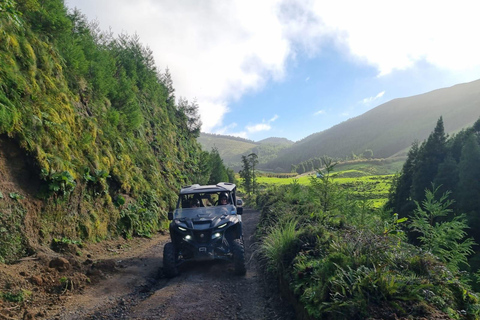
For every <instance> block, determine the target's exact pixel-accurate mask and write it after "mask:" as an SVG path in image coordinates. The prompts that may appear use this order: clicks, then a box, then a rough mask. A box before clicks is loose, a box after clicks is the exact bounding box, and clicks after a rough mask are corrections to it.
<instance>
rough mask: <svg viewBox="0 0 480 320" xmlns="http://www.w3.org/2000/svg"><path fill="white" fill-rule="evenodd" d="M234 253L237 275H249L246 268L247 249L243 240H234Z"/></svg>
mask: <svg viewBox="0 0 480 320" xmlns="http://www.w3.org/2000/svg"><path fill="white" fill-rule="evenodd" d="M232 252H233V265H234V267H235V274H236V275H239V276H244V275H245V274H246V273H247V269H246V268H245V247H244V245H243V241H242V240H241V239H235V240H233V243H232Z"/></svg>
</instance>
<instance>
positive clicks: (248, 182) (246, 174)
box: [238, 155, 252, 194]
mask: <svg viewBox="0 0 480 320" xmlns="http://www.w3.org/2000/svg"><path fill="white" fill-rule="evenodd" d="M238 174H239V175H240V177H241V178H242V179H243V187H244V188H245V192H246V193H247V194H250V193H251V192H252V171H251V165H250V160H249V158H248V157H247V156H245V155H244V156H242V170H240V171H239V172H238Z"/></svg>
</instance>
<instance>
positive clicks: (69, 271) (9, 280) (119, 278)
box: [0, 208, 295, 320]
mask: <svg viewBox="0 0 480 320" xmlns="http://www.w3.org/2000/svg"><path fill="white" fill-rule="evenodd" d="M258 218H259V213H258V212H257V211H254V210H250V209H247V208H245V211H244V215H243V222H244V236H245V245H246V259H247V274H246V275H245V276H236V275H235V274H234V269H233V264H231V263H228V262H223V261H210V262H201V263H189V264H184V265H182V267H181V268H180V271H181V274H180V275H179V276H178V277H175V278H173V279H167V278H165V277H164V276H163V273H162V254H163V251H162V250H163V245H164V244H165V243H166V242H167V241H168V235H165V234H158V235H156V236H155V237H153V238H152V239H134V240H130V241H125V240H122V239H119V240H116V241H106V242H102V243H100V244H91V245H88V246H86V247H83V248H81V249H78V248H76V250H77V252H78V251H81V252H82V254H81V256H77V255H74V254H72V253H71V251H74V248H70V249H71V250H70V251H69V247H71V245H70V246H68V245H67V246H66V250H65V252H64V254H62V255H60V254H58V253H56V252H54V251H46V252H39V253H37V254H36V255H34V256H32V257H29V258H27V259H24V260H23V261H19V262H18V263H17V264H15V265H0V288H9V289H8V290H9V292H21V290H22V289H23V290H24V293H25V292H26V294H24V297H25V301H24V302H21V303H18V302H7V301H1V300H0V301H1V302H0V319H245V320H248V319H294V318H295V315H294V312H293V311H292V310H291V309H290V308H288V307H287V306H285V305H286V303H284V302H283V301H282V300H281V299H280V297H279V293H278V290H276V289H275V288H272V287H270V286H269V285H268V284H267V282H266V281H264V279H263V276H262V273H261V272H260V271H259V265H258V261H257V260H256V258H255V257H253V254H254V252H255V241H254V237H253V234H254V230H255V227H256V225H257V222H258ZM74 247H75V246H74ZM55 257H63V258H65V259H66V260H62V259H57V260H55V261H56V262H57V265H55V263H53V264H52V260H54V258H55ZM49 266H51V267H49ZM0 290H5V289H0Z"/></svg>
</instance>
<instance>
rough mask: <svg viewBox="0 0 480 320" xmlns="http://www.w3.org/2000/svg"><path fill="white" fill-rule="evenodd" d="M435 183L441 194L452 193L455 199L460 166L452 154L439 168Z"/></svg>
mask: <svg viewBox="0 0 480 320" xmlns="http://www.w3.org/2000/svg"><path fill="white" fill-rule="evenodd" d="M433 182H434V184H435V185H436V186H438V190H439V193H440V194H444V193H446V192H451V193H453V195H454V198H455V194H456V192H455V191H456V190H457V184H458V164H457V162H456V161H455V159H454V158H453V157H452V155H451V154H449V155H448V156H447V157H446V158H445V161H443V162H442V163H441V164H440V165H439V166H438V171H437V175H436V176H435V179H434V181H433Z"/></svg>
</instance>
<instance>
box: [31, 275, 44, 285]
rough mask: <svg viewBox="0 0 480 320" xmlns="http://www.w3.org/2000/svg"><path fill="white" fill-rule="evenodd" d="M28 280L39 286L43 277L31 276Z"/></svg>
mask: <svg viewBox="0 0 480 320" xmlns="http://www.w3.org/2000/svg"><path fill="white" fill-rule="evenodd" d="M30 280H31V281H32V283H34V284H36V285H37V286H41V285H42V284H43V279H42V278H41V277H40V276H32V277H31V278H30Z"/></svg>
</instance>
